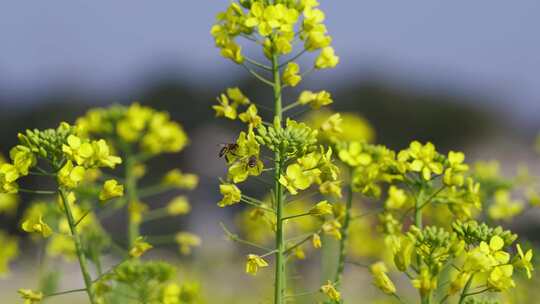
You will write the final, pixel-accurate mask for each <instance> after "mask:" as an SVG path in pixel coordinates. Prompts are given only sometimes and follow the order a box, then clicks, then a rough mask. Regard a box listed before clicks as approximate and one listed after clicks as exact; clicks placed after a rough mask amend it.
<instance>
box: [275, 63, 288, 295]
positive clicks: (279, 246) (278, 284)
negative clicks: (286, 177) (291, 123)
mask: <svg viewBox="0 0 540 304" xmlns="http://www.w3.org/2000/svg"><path fill="white" fill-rule="evenodd" d="M272 73H273V78H274V111H275V112H274V115H275V118H276V119H277V120H278V121H279V123H280V124H281V121H282V118H283V117H282V116H283V108H282V102H281V77H280V72H279V58H278V55H277V54H274V55H273V56H272ZM280 150H281V149H280ZM274 157H275V164H274V168H275V170H274V195H275V200H274V201H275V208H276V220H277V221H276V223H277V227H276V250H277V252H276V265H275V268H276V269H275V270H276V272H275V285H274V303H275V304H283V303H284V298H285V278H286V277H285V263H286V261H285V259H286V257H285V250H286V249H285V235H284V231H283V223H284V221H283V207H284V202H283V188H282V186H281V184H280V183H279V178H280V175H281V171H282V170H283V168H282V167H283V160H282V153H281V151H276V153H275V156H274Z"/></svg>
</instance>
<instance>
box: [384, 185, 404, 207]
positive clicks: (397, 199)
mask: <svg viewBox="0 0 540 304" xmlns="http://www.w3.org/2000/svg"><path fill="white" fill-rule="evenodd" d="M406 202H407V194H406V193H405V191H404V190H403V189H399V188H397V187H396V186H394V185H392V186H390V188H389V189H388V198H387V199H386V202H385V206H386V208H388V209H400V208H401V207H403V205H404V204H405V203H406Z"/></svg>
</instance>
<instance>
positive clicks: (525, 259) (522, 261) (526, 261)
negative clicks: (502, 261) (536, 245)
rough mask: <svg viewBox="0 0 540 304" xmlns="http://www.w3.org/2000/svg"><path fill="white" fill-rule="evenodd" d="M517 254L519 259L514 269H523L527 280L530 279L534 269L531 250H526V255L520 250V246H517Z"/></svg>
mask: <svg viewBox="0 0 540 304" xmlns="http://www.w3.org/2000/svg"><path fill="white" fill-rule="evenodd" d="M517 252H518V256H519V259H518V260H517V262H516V263H515V265H516V267H519V268H523V269H525V271H526V273H527V278H529V279H530V278H531V277H532V274H531V273H532V271H533V270H534V267H533V265H532V262H531V260H532V257H533V251H532V249H529V250H527V253H523V250H522V249H521V246H520V245H519V244H517Z"/></svg>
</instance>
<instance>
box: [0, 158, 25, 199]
mask: <svg viewBox="0 0 540 304" xmlns="http://www.w3.org/2000/svg"><path fill="white" fill-rule="evenodd" d="M19 177H20V175H19V171H18V170H17V168H16V167H15V166H13V165H12V164H7V163H6V164H1V165H0V193H10V194H14V193H17V191H18V189H19V187H18V185H17V183H16V182H15V181H16V180H17V179H18V178H19Z"/></svg>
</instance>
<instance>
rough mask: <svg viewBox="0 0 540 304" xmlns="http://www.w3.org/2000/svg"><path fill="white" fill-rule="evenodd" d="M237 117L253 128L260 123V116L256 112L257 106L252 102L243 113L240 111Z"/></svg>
mask: <svg viewBox="0 0 540 304" xmlns="http://www.w3.org/2000/svg"><path fill="white" fill-rule="evenodd" d="M238 118H240V120H241V121H242V122H244V123H247V124H248V125H249V126H251V127H253V128H257V127H258V126H259V125H260V124H261V123H262V118H261V117H260V116H259V115H258V114H257V107H256V106H255V105H254V104H252V105H250V106H249V107H248V108H247V110H246V111H245V112H244V113H240V115H238Z"/></svg>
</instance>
